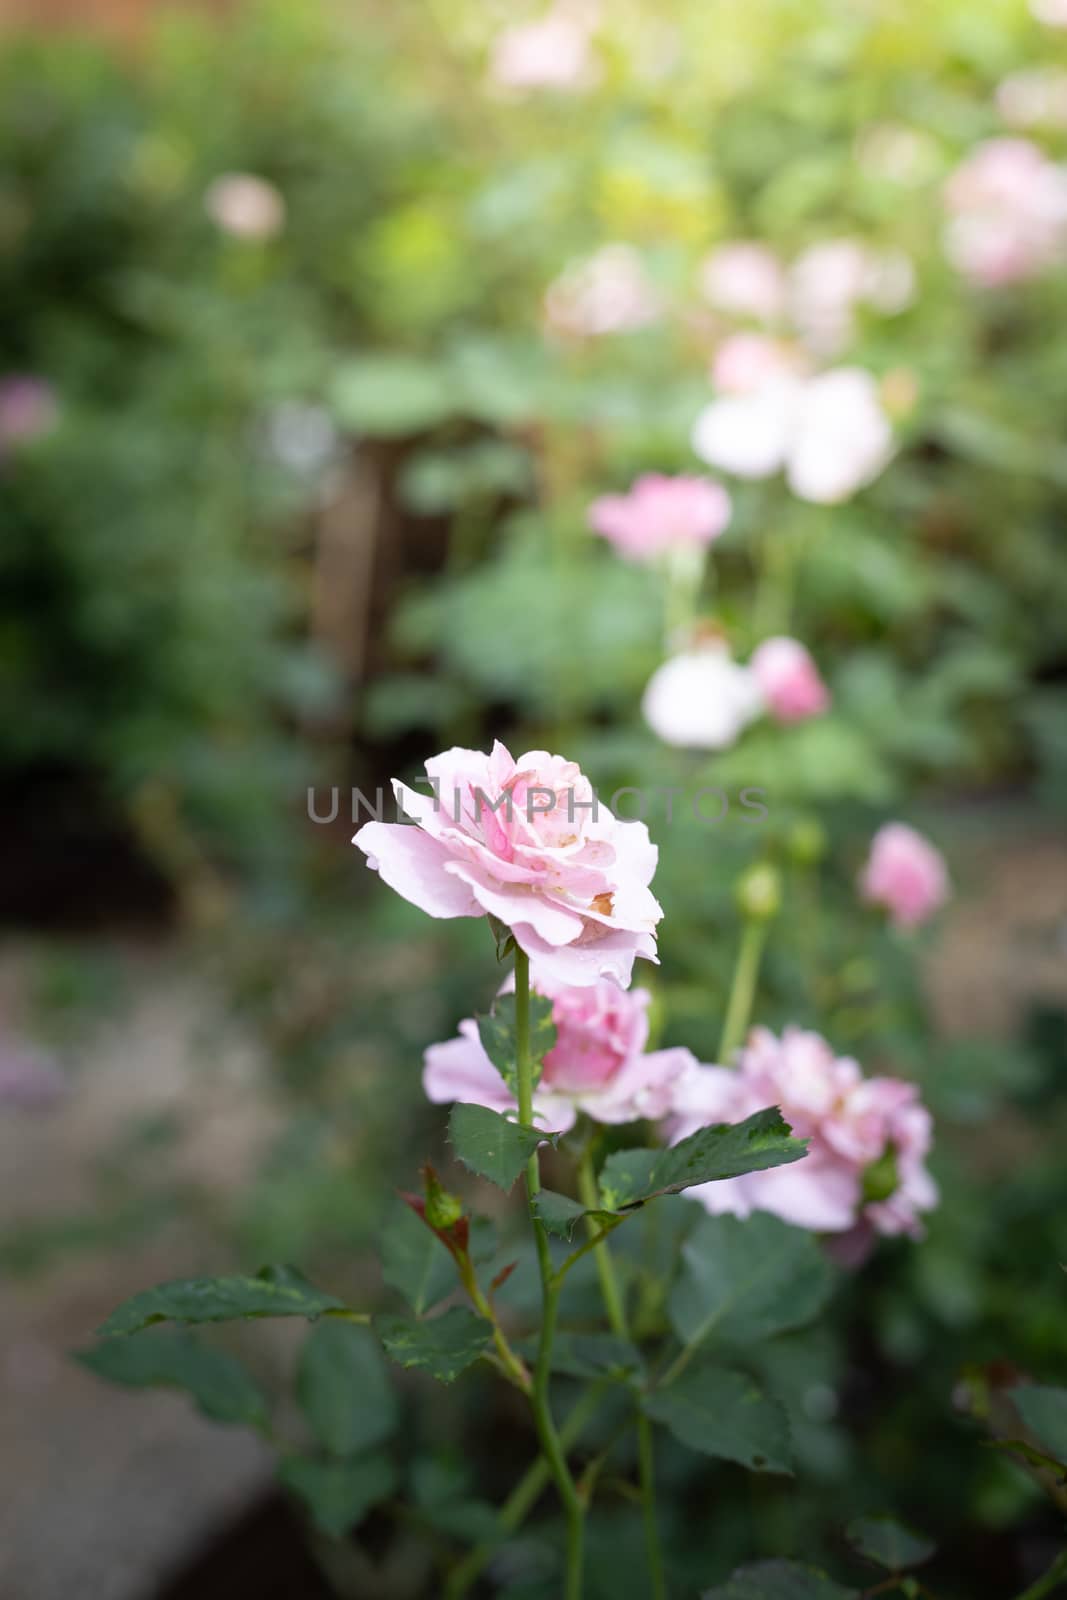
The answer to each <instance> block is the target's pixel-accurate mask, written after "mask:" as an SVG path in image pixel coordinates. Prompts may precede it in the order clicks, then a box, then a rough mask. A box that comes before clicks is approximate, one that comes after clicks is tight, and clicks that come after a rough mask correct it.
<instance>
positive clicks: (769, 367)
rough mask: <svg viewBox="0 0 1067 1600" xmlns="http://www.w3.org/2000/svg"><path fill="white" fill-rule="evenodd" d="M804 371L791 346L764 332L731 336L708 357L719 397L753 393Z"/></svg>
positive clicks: (733, 334)
mask: <svg viewBox="0 0 1067 1600" xmlns="http://www.w3.org/2000/svg"><path fill="white" fill-rule="evenodd" d="M805 370H806V366H805V358H804V356H803V354H802V352H801V351H800V350H799V349H798V348H797V347H795V346H792V345H789V344H787V343H786V342H785V340H783V339H772V338H771V337H770V335H769V334H766V333H732V334H730V336H729V338H727V339H724V340H723V342H722V343H721V344H720V345H719V347H718V349H717V350H716V351H715V354H714V356H713V358H712V363H711V372H710V377H711V381H712V383H713V384H714V386H715V388H716V389H718V390H719V392H720V393H721V394H753V393H754V392H755V391H756V390H758V389H762V388H763V387H764V386H765V385H766V384H768V383H773V382H774V381H775V380H776V379H778V378H785V379H793V378H796V377H799V376H802V375H803V374H804V372H805Z"/></svg>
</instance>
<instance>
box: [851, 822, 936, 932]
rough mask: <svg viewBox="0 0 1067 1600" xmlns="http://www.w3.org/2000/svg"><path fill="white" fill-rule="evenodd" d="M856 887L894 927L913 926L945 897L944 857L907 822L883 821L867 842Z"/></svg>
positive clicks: (929, 915)
mask: <svg viewBox="0 0 1067 1600" xmlns="http://www.w3.org/2000/svg"><path fill="white" fill-rule="evenodd" d="M860 887H861V889H862V892H863V897H864V899H865V900H871V901H873V902H874V903H875V904H876V905H882V906H885V907H886V909H887V910H888V912H889V915H890V917H891V919H892V921H893V922H894V923H896V925H897V927H898V928H916V927H918V926H919V924H920V923H921V922H925V921H926V920H927V918H928V917H931V916H932V915H933V913H934V912H935V911H936V910H937V909H938V907H939V906H941V905H943V904H944V902H945V901H946V900H947V899H948V892H949V885H948V874H947V872H946V870H945V861H944V857H943V856H942V855H941V853H940V851H938V850H935V849H934V847H933V845H932V844H931V843H930V841H929V840H928V839H924V838H923V836H922V834H921V833H916V831H915V829H914V828H909V827H908V825H907V823H905V822H887V823H886V825H885V827H884V828H879V830H878V832H877V833H876V834H875V836H874V838H873V840H872V841H871V853H870V855H869V857H868V859H867V864H866V866H865V867H864V869H863V873H862V875H861V878H860Z"/></svg>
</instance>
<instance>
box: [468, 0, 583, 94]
mask: <svg viewBox="0 0 1067 1600" xmlns="http://www.w3.org/2000/svg"><path fill="white" fill-rule="evenodd" d="M594 21H595V14H594V12H593V11H592V9H591V8H590V7H589V6H582V5H576V4H566V3H565V0H561V3H560V4H557V5H555V6H553V7H552V9H551V10H549V11H547V12H545V14H544V15H543V16H541V17H538V18H537V19H536V20H535V21H532V22H521V23H517V24H516V25H515V26H514V27H510V28H505V29H504V31H503V32H502V33H500V34H498V35H497V37H496V39H495V40H494V42H493V48H492V52H491V54H490V58H489V80H490V82H491V83H492V84H493V85H494V86H495V87H496V88H498V89H503V90H506V91H509V92H511V93H522V92H524V91H526V90H530V89H561V90H571V91H574V90H578V89H586V88H588V87H590V85H591V84H593V83H594V82H595V81H596V67H595V63H594V61H593V58H592V55H591V52H590V39H591V35H592V28H593V23H594Z"/></svg>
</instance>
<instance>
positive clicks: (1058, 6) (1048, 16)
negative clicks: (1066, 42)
mask: <svg viewBox="0 0 1067 1600" xmlns="http://www.w3.org/2000/svg"><path fill="white" fill-rule="evenodd" d="M1030 10H1031V12H1032V13H1033V15H1034V16H1035V17H1036V18H1037V20H1038V22H1044V23H1046V24H1047V25H1048V26H1049V27H1050V28H1067V0H1030Z"/></svg>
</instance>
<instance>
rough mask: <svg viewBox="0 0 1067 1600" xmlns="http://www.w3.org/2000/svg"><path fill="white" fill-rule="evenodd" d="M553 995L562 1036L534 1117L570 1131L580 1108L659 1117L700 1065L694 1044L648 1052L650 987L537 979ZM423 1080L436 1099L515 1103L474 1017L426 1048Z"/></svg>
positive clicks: (604, 1118) (547, 1065) (501, 1107)
mask: <svg viewBox="0 0 1067 1600" xmlns="http://www.w3.org/2000/svg"><path fill="white" fill-rule="evenodd" d="M537 990H538V992H539V993H541V994H543V995H545V996H546V997H547V998H548V999H550V1000H551V1001H552V1020H553V1021H554V1023H555V1025H556V1043H555V1044H554V1045H553V1047H552V1049H551V1050H550V1051H549V1052H548V1054H547V1055H546V1057H545V1060H544V1066H543V1070H542V1073H541V1081H540V1083H539V1084H538V1086H537V1088H536V1089H535V1091H534V1098H533V1112H534V1122H535V1123H536V1124H537V1125H538V1126H540V1127H543V1128H544V1129H545V1130H546V1132H549V1133H565V1132H566V1131H567V1129H568V1128H571V1127H573V1125H574V1122H575V1119H576V1117H577V1115H578V1113H579V1112H584V1113H585V1114H586V1115H587V1116H590V1117H592V1118H593V1119H594V1121H596V1122H612V1123H614V1122H636V1121H639V1120H641V1119H644V1118H649V1119H651V1120H659V1119H660V1118H661V1117H664V1116H666V1114H667V1112H668V1111H669V1110H670V1108H671V1104H672V1100H673V1095H674V1091H675V1088H676V1086H677V1085H678V1084H679V1083H680V1082H681V1080H682V1078H683V1077H684V1076H685V1075H686V1074H688V1073H690V1072H692V1071H693V1070H694V1069H695V1068H696V1065H697V1063H696V1061H695V1059H694V1057H693V1056H692V1055H691V1054H690V1052H689V1051H688V1050H685V1049H681V1048H677V1049H671V1050H655V1051H652V1052H651V1053H649V1054H647V1055H646V1054H645V1044H646V1043H647V1040H648V1003H649V998H650V997H649V995H648V992H647V990H645V989H629V990H626V989H620V988H619V986H618V984H616V983H614V982H613V981H612V980H611V979H610V978H601V979H600V980H599V981H598V982H597V983H595V984H593V985H587V986H585V987H582V988H572V987H566V986H562V985H558V984H546V983H544V982H543V981H540V982H539V983H538V984H537ZM425 1062H426V1065H425V1070H424V1072H423V1079H422V1081H423V1087H424V1089H425V1091H426V1095H427V1098H428V1099H430V1100H432V1101H434V1103H435V1104H445V1103H448V1102H450V1101H457V1100H458V1101H462V1102H465V1103H467V1104H470V1105H480V1106H488V1107H489V1108H490V1109H491V1110H493V1111H500V1112H505V1113H508V1112H514V1111H515V1110H516V1109H517V1105H516V1101H515V1098H514V1096H513V1095H512V1094H511V1093H510V1091H509V1089H508V1087H507V1085H506V1083H505V1082H504V1080H503V1078H502V1077H501V1076H500V1073H499V1072H498V1071H497V1069H496V1067H494V1065H493V1063H492V1062H491V1061H490V1059H489V1057H488V1056H487V1055H486V1053H485V1050H484V1049H483V1048H482V1043H481V1039H480V1038H479V1035H478V1025H477V1023H476V1022H475V1021H474V1020H473V1019H470V1018H468V1019H467V1020H465V1021H463V1022H461V1023H460V1025H459V1037H458V1038H456V1039H449V1040H447V1041H446V1042H445V1043H443V1044H435V1045H431V1046H430V1048H429V1049H428V1050H427V1051H426V1057H425Z"/></svg>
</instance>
